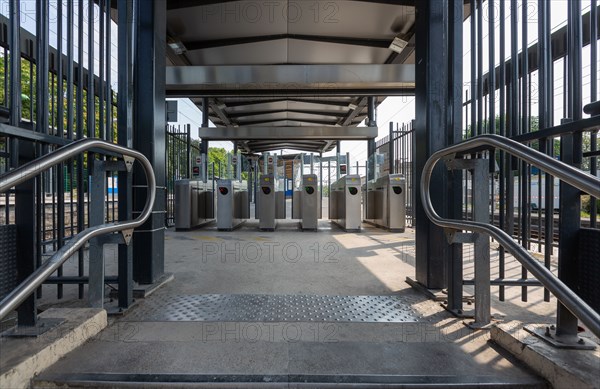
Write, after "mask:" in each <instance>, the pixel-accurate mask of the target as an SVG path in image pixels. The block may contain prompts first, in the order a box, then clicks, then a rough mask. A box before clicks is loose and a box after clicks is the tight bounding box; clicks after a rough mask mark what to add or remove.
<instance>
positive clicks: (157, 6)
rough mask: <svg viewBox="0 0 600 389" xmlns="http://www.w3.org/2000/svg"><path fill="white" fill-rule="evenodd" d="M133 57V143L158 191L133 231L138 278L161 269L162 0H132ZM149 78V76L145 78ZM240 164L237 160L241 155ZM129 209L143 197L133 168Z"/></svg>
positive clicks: (149, 279) (151, 277)
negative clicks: (148, 211)
mask: <svg viewBox="0 0 600 389" xmlns="http://www.w3.org/2000/svg"><path fill="white" fill-rule="evenodd" d="M135 4H136V11H135V12H136V22H135V25H136V34H135V42H136V43H135V50H134V52H135V61H134V107H135V108H134V111H133V112H134V115H135V126H134V137H133V140H134V147H135V148H136V149H137V150H139V151H140V152H142V153H143V154H144V155H146V157H148V159H149V160H150V162H151V163H152V165H153V166H154V169H155V174H156V182H157V193H156V201H155V203H154V207H153V215H152V217H150V218H149V219H148V221H147V222H146V223H145V224H144V225H143V227H141V228H139V229H137V230H136V231H135V233H134V239H133V250H134V256H133V271H134V279H135V280H136V281H137V282H139V283H143V284H151V283H154V282H156V281H157V280H158V279H159V277H161V276H162V275H163V274H164V231H165V230H164V216H163V212H164V206H165V202H164V199H165V197H164V196H165V177H164V166H165V156H164V153H163V149H164V141H165V125H166V122H165V82H166V79H165V77H166V76H165V72H164V67H165V66H166V64H165V61H166V54H165V46H166V41H165V40H166V36H167V32H166V12H167V11H166V2H164V1H155V2H146V1H143V0H136V2H135ZM144 80H148V82H144ZM240 164H241V161H240ZM133 180H134V183H135V187H136V189H135V191H134V198H135V199H136V200H135V201H134V207H135V208H134V210H135V211H141V208H142V204H143V199H145V198H146V193H145V189H144V188H143V187H142V186H144V185H145V184H146V179H145V178H144V177H142V175H141V174H134V175H133Z"/></svg>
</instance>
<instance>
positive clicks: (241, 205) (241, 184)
mask: <svg viewBox="0 0 600 389" xmlns="http://www.w3.org/2000/svg"><path fill="white" fill-rule="evenodd" d="M248 217H249V210H248V183H247V182H246V181H237V180H218V181H217V229H219V230H221V231H231V230H233V229H235V228H237V227H239V226H240V225H241V224H242V223H244V222H245V221H246V219H248Z"/></svg>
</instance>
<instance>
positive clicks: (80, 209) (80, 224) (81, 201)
mask: <svg viewBox="0 0 600 389" xmlns="http://www.w3.org/2000/svg"><path fill="white" fill-rule="evenodd" d="M77 12H78V15H77V22H78V25H77V29H78V31H77V33H78V36H77V43H78V47H77V49H78V50H77V54H78V55H77V103H76V105H77V107H76V111H77V113H76V114H75V117H76V120H77V138H76V139H82V138H83V0H79V2H78V7H77ZM83 173H84V172H83V155H80V156H78V157H77V171H76V174H77V232H78V233H79V232H81V231H83V229H84V228H85V226H84V223H85V192H84V189H83V186H84V175H83ZM83 260H84V255H83V249H81V250H79V252H78V257H77V274H78V276H79V277H83V274H84V263H83ZM83 288H84V284H78V293H79V298H80V299H83V291H84V289H83Z"/></svg>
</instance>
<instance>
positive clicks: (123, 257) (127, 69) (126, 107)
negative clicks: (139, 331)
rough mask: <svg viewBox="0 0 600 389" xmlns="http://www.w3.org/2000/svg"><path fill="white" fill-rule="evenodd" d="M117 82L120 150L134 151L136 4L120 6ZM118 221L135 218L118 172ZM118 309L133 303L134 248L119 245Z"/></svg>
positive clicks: (126, 181) (128, 183)
mask: <svg viewBox="0 0 600 389" xmlns="http://www.w3.org/2000/svg"><path fill="white" fill-rule="evenodd" d="M117 12H118V15H119V17H118V19H119V29H118V37H117V39H118V43H119V44H118V55H119V63H118V69H119V72H118V78H119V98H118V99H117V104H118V105H117V110H118V115H117V138H118V143H119V145H121V146H125V147H129V148H131V147H133V39H134V35H133V27H134V25H133V20H134V14H133V12H134V7H133V0H125V1H119V2H118V3H117ZM118 180H119V193H118V198H119V220H121V221H123V220H131V218H132V178H131V174H130V173H128V172H119V175H118ZM118 267H119V307H120V308H127V307H129V305H130V304H131V303H132V302H133V278H132V277H133V247H132V245H127V244H120V245H119V264H118Z"/></svg>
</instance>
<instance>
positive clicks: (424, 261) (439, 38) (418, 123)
mask: <svg viewBox="0 0 600 389" xmlns="http://www.w3.org/2000/svg"><path fill="white" fill-rule="evenodd" d="M449 4H450V3H449V1H448V0H423V1H419V2H417V3H416V8H417V20H416V23H415V24H416V39H417V41H416V44H415V47H416V59H415V62H416V63H417V64H420V65H418V66H417V67H416V70H415V72H416V74H415V76H416V91H415V92H416V93H415V103H416V104H415V105H416V120H415V125H414V128H415V137H418V138H419V139H420V140H423V142H418V143H417V145H416V150H415V151H416V155H415V166H414V169H415V171H416V172H417V173H418V174H420V173H421V172H422V170H423V167H424V166H425V162H426V161H427V159H428V158H429V156H430V155H431V154H432V153H433V152H435V151H437V150H440V149H442V148H444V147H446V146H447V143H448V138H450V137H451V136H453V132H454V128H453V127H451V128H448V126H447V116H446V114H447V112H446V110H447V107H448V92H447V88H446V86H447V85H448V73H447V72H446V71H440V69H447V68H448V62H447V61H448V57H447V55H446V51H447V47H448V34H447V31H448V19H449V18H448V7H449ZM415 177H416V176H415ZM448 179H449V173H448V172H447V171H444V170H443V169H442V168H441V167H440V166H438V167H437V168H436V169H435V170H434V172H433V181H434V182H436V185H439V186H440V187H446V185H447V182H448ZM415 197H416V204H415V211H416V212H415V214H416V264H415V270H416V281H417V282H419V283H420V284H422V285H423V286H425V287H426V288H430V289H441V288H444V287H446V273H447V271H446V266H447V264H448V263H450V261H451V260H452V250H451V247H450V245H449V244H448V242H447V240H446V235H445V233H444V230H443V229H442V228H440V227H437V226H436V225H434V224H433V223H432V222H431V221H430V220H429V218H428V217H427V215H426V214H425V210H424V209H423V204H422V202H421V196H415ZM449 201H450V200H449V199H448V198H447V196H446V191H436V192H434V193H432V203H433V205H434V207H435V208H436V209H437V210H438V212H441V213H442V214H443V215H444V217H445V216H447V215H448V207H449V206H451V205H450V204H449Z"/></svg>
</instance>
